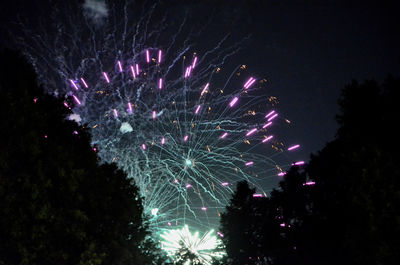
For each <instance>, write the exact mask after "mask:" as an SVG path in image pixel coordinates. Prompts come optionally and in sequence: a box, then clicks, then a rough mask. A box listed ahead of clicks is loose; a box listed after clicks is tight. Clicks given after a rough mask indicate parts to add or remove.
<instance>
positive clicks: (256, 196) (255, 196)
mask: <svg viewBox="0 0 400 265" xmlns="http://www.w3.org/2000/svg"><path fill="white" fill-rule="evenodd" d="M262 197H263V195H262V194H261V193H254V194H253V198H262Z"/></svg>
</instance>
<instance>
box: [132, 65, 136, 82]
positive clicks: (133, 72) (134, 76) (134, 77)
mask: <svg viewBox="0 0 400 265" xmlns="http://www.w3.org/2000/svg"><path fill="white" fill-rule="evenodd" d="M131 73H132V76H133V79H136V74H135V69H134V68H133V66H132V65H131Z"/></svg>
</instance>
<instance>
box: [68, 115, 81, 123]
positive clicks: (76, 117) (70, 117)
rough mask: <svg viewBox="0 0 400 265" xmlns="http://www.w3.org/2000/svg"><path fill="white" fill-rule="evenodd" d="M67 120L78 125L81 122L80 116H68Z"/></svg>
mask: <svg viewBox="0 0 400 265" xmlns="http://www.w3.org/2000/svg"><path fill="white" fill-rule="evenodd" d="M68 120H70V121H75V122H76V123H78V124H80V122H81V121H82V118H81V116H79V114H75V113H74V114H70V115H69V116H68Z"/></svg>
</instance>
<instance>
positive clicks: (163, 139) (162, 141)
mask: <svg viewBox="0 0 400 265" xmlns="http://www.w3.org/2000/svg"><path fill="white" fill-rule="evenodd" d="M161 144H162V145H164V144H165V138H164V137H163V138H161Z"/></svg>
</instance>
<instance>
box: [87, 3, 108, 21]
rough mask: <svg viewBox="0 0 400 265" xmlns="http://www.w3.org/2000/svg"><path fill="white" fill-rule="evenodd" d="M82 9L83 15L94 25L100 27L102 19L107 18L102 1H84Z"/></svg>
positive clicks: (105, 6)
mask: <svg viewBox="0 0 400 265" xmlns="http://www.w3.org/2000/svg"><path fill="white" fill-rule="evenodd" d="M83 9H84V11H85V15H86V16H87V17H88V18H90V19H91V20H92V22H93V24H96V25H101V24H102V23H103V20H104V18H106V17H107V16H108V8H107V4H106V2H105V1H104V0H85V2H84V3H83Z"/></svg>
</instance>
